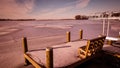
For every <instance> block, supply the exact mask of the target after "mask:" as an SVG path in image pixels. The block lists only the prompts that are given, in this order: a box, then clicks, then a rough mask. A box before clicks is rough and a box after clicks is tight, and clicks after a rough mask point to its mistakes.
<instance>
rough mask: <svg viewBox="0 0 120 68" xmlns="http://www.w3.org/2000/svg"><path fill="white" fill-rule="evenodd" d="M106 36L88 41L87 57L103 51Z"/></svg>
mask: <svg viewBox="0 0 120 68" xmlns="http://www.w3.org/2000/svg"><path fill="white" fill-rule="evenodd" d="M105 38H106V36H102V37H98V38H95V39H91V40H88V41H87V46H86V49H85V51H86V56H91V55H93V54H96V53H97V52H99V51H101V50H102V47H103V45H104V41H105Z"/></svg>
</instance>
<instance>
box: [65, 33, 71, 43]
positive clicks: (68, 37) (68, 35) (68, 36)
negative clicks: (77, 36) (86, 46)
mask: <svg viewBox="0 0 120 68" xmlns="http://www.w3.org/2000/svg"><path fill="white" fill-rule="evenodd" d="M66 34H67V42H70V40H71V39H70V32H69V31H68V32H66Z"/></svg>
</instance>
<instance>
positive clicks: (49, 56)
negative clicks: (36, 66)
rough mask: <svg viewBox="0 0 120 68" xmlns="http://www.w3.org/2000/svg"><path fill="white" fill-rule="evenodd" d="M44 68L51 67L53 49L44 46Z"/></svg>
mask: <svg viewBox="0 0 120 68" xmlns="http://www.w3.org/2000/svg"><path fill="white" fill-rule="evenodd" d="M46 68H53V49H52V48H50V47H48V48H46Z"/></svg>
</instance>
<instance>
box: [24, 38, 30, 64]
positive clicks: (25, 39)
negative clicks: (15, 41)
mask: <svg viewBox="0 0 120 68" xmlns="http://www.w3.org/2000/svg"><path fill="white" fill-rule="evenodd" d="M22 45H23V49H24V50H23V52H24V54H25V53H26V52H27V51H28V46H27V38H26V37H23V38H22ZM24 60H25V64H24V65H29V64H30V62H29V61H28V60H27V59H26V58H25V57H24Z"/></svg>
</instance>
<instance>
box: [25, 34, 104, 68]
mask: <svg viewBox="0 0 120 68" xmlns="http://www.w3.org/2000/svg"><path fill="white" fill-rule="evenodd" d="M104 40H105V36H102V37H98V38H95V39H91V40H88V41H73V42H68V43H64V44H61V45H56V46H53V47H49V48H46V49H39V50H34V51H28V47H27V39H26V38H25V37H24V38H23V47H24V58H25V64H26V65H28V64H30V63H31V64H32V65H33V66H34V67H35V68H54V67H57V66H60V68H74V67H76V66H78V65H80V64H81V63H83V62H85V58H87V57H88V56H91V57H92V55H95V54H96V53H98V52H99V51H101V49H102V46H103V44H104ZM86 43H87V45H86ZM85 45H86V47H85V48H84V46H85ZM80 47H81V48H80ZM77 52H78V53H79V54H78V53H77ZM32 55H33V56H32ZM34 56H35V57H34ZM83 58H84V59H83ZM57 59H58V60H57ZM58 68H59V67H58Z"/></svg>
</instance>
